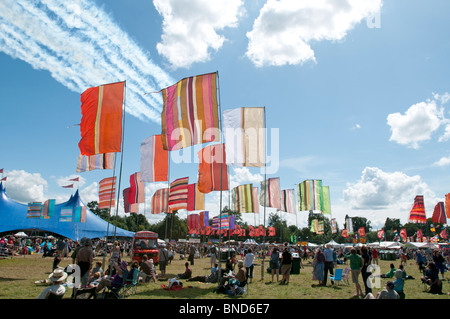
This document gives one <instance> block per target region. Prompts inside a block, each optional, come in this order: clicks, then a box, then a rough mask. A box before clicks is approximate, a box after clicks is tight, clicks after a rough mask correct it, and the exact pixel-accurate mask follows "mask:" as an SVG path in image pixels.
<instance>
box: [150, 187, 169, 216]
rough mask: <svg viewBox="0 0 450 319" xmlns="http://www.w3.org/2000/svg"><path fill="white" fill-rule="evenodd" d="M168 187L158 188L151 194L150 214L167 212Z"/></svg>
mask: <svg viewBox="0 0 450 319" xmlns="http://www.w3.org/2000/svg"><path fill="white" fill-rule="evenodd" d="M168 200H169V189H168V188H162V189H158V190H157V191H156V192H155V193H154V194H153V196H152V214H161V213H168V212H169V208H168V206H167V204H168Z"/></svg>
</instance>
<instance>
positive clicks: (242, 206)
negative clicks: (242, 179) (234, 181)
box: [234, 184, 255, 213]
mask: <svg viewBox="0 0 450 319" xmlns="http://www.w3.org/2000/svg"><path fill="white" fill-rule="evenodd" d="M234 190H235V202H236V203H237V206H236V207H235V208H236V209H235V210H234V211H236V212H239V213H254V211H255V209H254V208H253V202H254V200H253V186H252V184H245V185H239V186H237V187H235V188H234Z"/></svg>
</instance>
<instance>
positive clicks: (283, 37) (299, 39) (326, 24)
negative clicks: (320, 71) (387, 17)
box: [246, 0, 381, 66]
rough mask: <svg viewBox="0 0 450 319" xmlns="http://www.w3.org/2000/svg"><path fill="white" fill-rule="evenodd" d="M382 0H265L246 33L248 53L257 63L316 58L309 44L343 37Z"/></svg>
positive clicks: (376, 7) (276, 63) (279, 63)
mask: <svg viewBox="0 0 450 319" xmlns="http://www.w3.org/2000/svg"><path fill="white" fill-rule="evenodd" d="M380 8H381V0H367V1H361V0H303V1H298V0H268V1H267V3H266V4H265V5H264V7H263V8H262V9H261V11H260V15H259V17H258V18H257V19H256V20H255V22H254V24H253V30H252V31H250V32H248V33H247V37H248V39H249V45H248V48H247V53H246V55H247V57H248V58H249V59H250V60H251V61H252V62H253V63H254V64H255V65H256V66H264V65H275V66H280V65H287V64H302V63H304V62H306V61H316V58H315V54H314V50H313V49H312V48H311V46H310V44H311V43H312V42H317V41H324V40H328V41H337V40H342V39H343V38H344V37H345V36H346V34H347V33H348V32H349V31H350V30H352V29H353V28H354V27H355V25H357V24H358V23H360V22H361V21H362V20H363V19H365V18H370V17H372V16H374V15H375V14H377V13H379V11H380Z"/></svg>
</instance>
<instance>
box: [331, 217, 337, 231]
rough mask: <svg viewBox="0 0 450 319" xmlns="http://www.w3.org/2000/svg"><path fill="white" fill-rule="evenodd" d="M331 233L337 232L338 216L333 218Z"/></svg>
mask: <svg viewBox="0 0 450 319" xmlns="http://www.w3.org/2000/svg"><path fill="white" fill-rule="evenodd" d="M331 233H332V234H336V233H337V222H336V218H332V219H331Z"/></svg>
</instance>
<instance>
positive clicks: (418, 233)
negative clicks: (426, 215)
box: [417, 229, 423, 241]
mask: <svg viewBox="0 0 450 319" xmlns="http://www.w3.org/2000/svg"><path fill="white" fill-rule="evenodd" d="M417 239H418V241H422V239H423V233H422V229H418V230H417Z"/></svg>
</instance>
